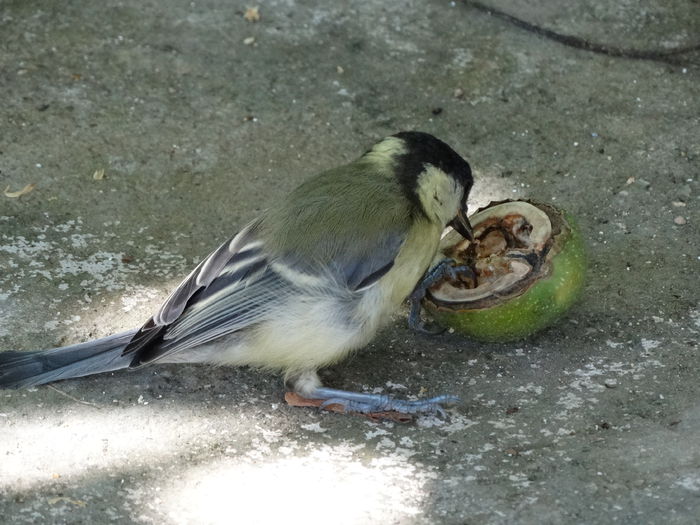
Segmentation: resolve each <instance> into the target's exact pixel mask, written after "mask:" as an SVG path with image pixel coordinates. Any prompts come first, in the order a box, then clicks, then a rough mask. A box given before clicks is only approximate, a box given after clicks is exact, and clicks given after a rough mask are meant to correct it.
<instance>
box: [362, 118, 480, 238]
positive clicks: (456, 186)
mask: <svg viewBox="0 0 700 525" xmlns="http://www.w3.org/2000/svg"><path fill="white" fill-rule="evenodd" d="M368 155H374V156H377V157H383V158H385V159H391V161H392V162H391V165H392V171H393V174H394V176H395V177H396V179H397V181H398V184H399V186H400V188H401V190H402V191H403V193H404V195H405V196H406V198H408V200H409V201H410V202H411V204H412V205H413V207H414V209H415V210H416V211H417V212H418V213H419V214H422V215H424V216H425V217H426V218H427V219H428V220H430V221H433V222H435V223H438V224H440V225H442V226H446V225H450V226H452V227H453V228H454V229H455V230H457V231H458V232H459V233H460V234H461V235H462V236H463V237H465V238H467V239H472V232H471V226H470V224H469V221H468V219H467V198H468V197H469V191H470V190H471V188H472V184H473V183H474V180H473V178H472V172H471V168H470V167H469V164H468V163H467V161H466V160H464V159H463V158H462V157H461V156H460V155H459V154H458V153H456V152H455V151H454V150H453V149H452V148H451V147H450V146H448V145H447V144H445V143H444V142H442V141H441V140H439V139H437V138H435V137H433V136H432V135H430V134H428V133H422V132H419V131H404V132H401V133H397V134H396V135H393V136H391V137H387V138H385V139H384V140H382V141H380V142H378V143H377V144H375V146H374V147H373V148H372V149H371V150H370V151H369V152H368Z"/></svg>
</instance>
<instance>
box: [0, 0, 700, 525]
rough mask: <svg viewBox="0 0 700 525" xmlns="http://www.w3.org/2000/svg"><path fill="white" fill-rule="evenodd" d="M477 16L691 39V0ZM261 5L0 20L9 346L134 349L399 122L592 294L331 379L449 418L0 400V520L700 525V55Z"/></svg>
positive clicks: (367, 355) (149, 401)
mask: <svg viewBox="0 0 700 525" xmlns="http://www.w3.org/2000/svg"><path fill="white" fill-rule="evenodd" d="M489 5H492V6H497V7H499V8H501V9H504V10H506V11H508V12H510V13H512V14H514V15H516V16H519V17H521V18H523V19H525V20H528V21H530V22H532V23H534V24H540V25H543V26H545V27H547V28H550V29H552V30H554V31H559V32H561V33H566V34H571V35H576V36H578V37H580V38H584V39H588V40H590V41H594V42H602V43H605V44H609V45H614V46H617V47H627V48H636V49H645V50H650V49H651V50H653V49H657V50H658V49H661V50H667V49H670V48H673V47H675V46H683V45H691V44H697V38H698V34H700V31H699V29H700V7H699V6H698V4H697V2H696V1H692V0H681V1H678V2H666V3H657V2H652V1H645V0H630V1H625V2H611V1H606V0H591V1H589V2H585V3H582V2H579V3H565V2H553V1H551V0H539V1H537V2H525V1H518V2H505V1H497V2H496V1H494V2H492V3H490V4H489ZM244 10H245V4H244V3H242V2H224V1H221V0H206V1H200V0H197V1H194V2H188V1H181V0H173V1H170V2H157V1H153V0H150V1H149V0H147V1H139V2H137V1H134V0H123V1H109V2H85V1H83V2H58V3H57V2H41V1H24V0H15V1H10V0H5V1H3V2H2V3H0V93H1V94H2V104H0V182H1V183H2V188H0V189H2V190H4V189H5V187H6V186H9V187H10V191H16V190H18V189H20V188H22V187H23V186H25V185H26V184H29V183H35V184H36V187H35V188H34V190H33V191H32V192H31V193H28V194H26V195H24V196H22V197H20V198H9V197H5V196H4V195H0V267H2V271H1V272H0V349H3V350H6V349H26V350H29V349H33V348H39V347H50V346H55V345H61V344H67V343H71V342H77V341H83V340H86V339H88V338H93V337H100V336H104V335H107V334H110V333H113V332H116V331H119V330H123V329H127V328H131V327H134V326H136V325H138V324H139V323H140V322H141V321H142V320H143V319H144V318H146V317H147V316H148V315H149V313H150V312H151V311H152V310H153V309H154V308H156V307H157V305H158V303H159V301H160V300H162V299H163V298H164V297H165V296H166V295H167V293H168V291H169V290H170V289H171V288H172V287H173V286H174V285H175V284H176V283H177V281H178V280H179V279H180V278H182V277H183V276H184V275H185V274H186V273H187V272H188V270H189V268H191V267H192V266H193V265H194V264H195V263H196V262H197V260H199V258H200V257H202V256H204V255H205V254H206V253H208V251H209V250H211V249H213V248H214V247H215V246H217V244H218V243H219V242H221V240H222V239H224V238H226V237H227V236H229V235H231V234H232V233H234V232H235V231H236V229H237V228H238V227H240V226H241V225H242V224H244V223H245V221H247V220H249V219H251V218H252V217H254V216H255V215H256V214H257V213H258V212H259V210H260V209H262V208H264V207H265V206H267V205H268V204H269V203H271V202H272V201H273V200H274V198H275V197H277V196H279V195H282V194H284V193H285V192H287V191H289V189H290V188H292V187H294V186H295V185H296V184H297V183H298V182H299V181H300V180H302V179H303V177H304V176H305V175H307V174H309V173H312V172H317V171H320V170H322V169H324V168H328V167H331V166H334V165H337V164H340V163H343V162H345V161H347V160H350V159H352V158H354V157H355V156H357V155H358V154H359V153H361V152H362V151H364V149H365V148H366V147H367V146H368V145H370V144H371V143H372V142H373V141H374V140H375V139H377V138H379V137H381V136H384V135H387V134H391V133H394V132H396V131H398V130H402V129H422V130H425V131H428V132H432V133H434V134H436V135H437V136H439V137H441V138H443V139H444V140H446V141H447V142H449V143H450V144H452V145H453V146H454V147H455V149H457V150H458V151H459V152H461V153H462V154H463V155H464V156H465V157H466V158H468V159H469V161H470V162H471V163H472V165H473V167H474V168H475V174H476V177H477V184H476V187H475V191H474V193H473V203H474V205H475V206H476V205H480V204H485V203H487V202H488V201H490V200H491V199H502V198H525V197H529V198H535V199H539V200H542V201H546V202H551V203H554V204H556V205H559V206H562V207H564V208H565V209H567V210H569V211H570V212H571V213H572V214H573V215H574V216H575V217H577V219H578V221H579V224H580V226H581V228H582V230H583V232H584V235H585V237H586V239H587V243H588V247H589V256H590V272H589V280H588V284H587V287H586V291H585V295H584V297H583V299H582V300H581V302H580V303H579V304H578V305H577V306H576V307H575V308H574V309H573V311H572V312H571V313H570V315H569V316H568V317H567V318H566V319H564V320H562V321H561V322H560V323H559V324H558V325H556V326H555V327H553V328H551V329H548V330H546V331H545V332H543V333H541V334H538V335H536V336H535V337H533V338H532V339H530V340H527V341H523V342H518V343H515V344H483V343H477V342H474V341H469V340H465V339H463V338H460V337H457V336H454V335H444V336H439V337H435V338H426V337H422V336H418V335H415V334H413V333H411V332H409V331H408V329H407V328H406V327H405V322H404V321H403V320H402V319H401V316H400V315H398V316H397V318H396V321H395V323H393V324H392V325H391V327H389V328H388V329H387V330H386V331H384V332H383V333H382V334H381V336H380V337H379V338H378V339H377V340H376V341H375V342H374V343H373V344H372V345H370V347H369V348H367V349H365V350H364V351H362V352H360V353H358V354H357V355H356V356H355V357H353V358H352V359H350V360H348V361H346V362H344V363H342V364H340V365H338V366H336V367H333V368H332V369H329V370H327V371H325V372H324V378H325V380H326V382H327V384H329V385H332V386H336V387H341V388H350V389H372V388H375V387H381V388H382V389H383V391H384V392H387V393H393V394H396V395H410V394H411V393H419V392H422V393H425V394H433V393H441V392H450V393H455V394H458V395H460V396H461V398H462V400H463V402H462V403H461V404H460V405H459V406H457V407H455V408H454V409H451V410H450V412H449V418H448V420H446V421H444V420H440V419H437V418H433V417H423V418H420V419H419V420H418V421H417V422H416V423H415V424H411V425H395V424H389V423H381V424H375V423H371V422H369V421H366V420H365V419H363V418H360V417H350V416H339V415H334V414H327V413H319V412H316V411H315V410H311V409H299V408H291V407H287V406H286V405H285V404H284V402H283V400H282V394H283V388H282V385H281V383H280V381H279V379H278V378H275V377H272V376H267V375H264V374H261V373H258V372H254V371H249V370H240V369H233V370H231V369H210V368H206V367H196V366H179V367H177V366H167V367H166V366H161V367H153V368H148V369H143V370H140V371H137V372H123V373H114V374H108V375H103V376H95V377H89V378H85V379H79V380H73V381H66V382H62V383H58V384H56V385H53V386H45V387H40V388H36V389H30V390H25V391H3V392H0V516H2V521H4V522H6V523H105V522H110V521H113V522H117V523H131V522H134V523H136V522H138V523H215V522H219V523H282V522H284V523H305V524H309V523H340V524H344V523H348V524H355V523H361V524H365V523H378V524H379V523H381V524H385V523H402V524H403V523H406V524H422V523H449V524H453V523H454V524H458V523H460V524H461V523H473V524H476V523H479V524H482V523H490V524H496V523H529V524H540V523H634V524H637V523H673V524H675V523H696V522H697V520H698V516H700V402H699V399H698V394H699V387H698V385H699V383H700V382H699V377H698V374H699V373H700V372H699V371H698V355H697V354H698V348H697V341H698V332H699V331H700V309H699V307H698V296H699V295H700V294H699V293H698V292H699V291H700V285H699V284H698V277H697V274H698V270H699V266H700V260H699V257H700V251H699V250H698V246H699V245H700V243H699V242H698V233H697V231H698V230H697V224H698V221H699V220H700V214H699V213H698V177H699V175H700V174H699V173H698V171H699V170H698V166H699V159H700V140H698V139H699V137H700V122H699V117H700V82H698V73H699V68H698V63H699V62H700V59H699V57H698V53H697V52H695V53H688V54H685V55H682V56H678V57H676V59H677V60H676V63H673V64H670V63H667V62H663V61H654V60H630V59H626V58H615V57H610V56H606V55H602V54H599V53H591V52H587V51H583V50H579V49H574V48H572V47H567V46H564V45H562V44H560V43H557V42H554V41H552V40H551V39H547V38H544V37H542V36H538V35H536V34H533V33H532V32H529V31H525V30H523V29H521V28H517V27H515V26H514V25H512V24H510V23H508V22H506V21H504V20H502V19H499V18H498V17H495V16H488V15H487V14H485V13H484V12H483V11H480V10H477V9H474V8H472V7H469V6H468V5H464V4H462V3H451V2H447V1H431V2H427V3H426V2H419V1H408V2H398V1H392V2H383V1H380V0H373V1H368V2H356V3H353V4H348V3H341V2H335V3H330V2H320V1H312V0H305V1H294V0H279V1H269V2H264V3H261V5H260V13H261V20H260V21H259V22H257V23H253V22H248V21H246V20H245V19H244V18H243V12H244ZM247 38H254V41H253V42H252V43H248V44H246V43H245V42H246V40H245V39H247ZM694 39H695V40H694ZM248 42H250V41H248ZM458 89H459V90H461V91H462V92H463V96H461V97H456V96H455V91H456V90H458ZM437 108H441V110H442V111H441V112H439V114H434V113H438V111H437ZM434 110H435V111H434ZM99 170H104V178H103V179H102V180H95V178H94V177H93V174H94V173H95V172H96V171H99ZM678 223H683V224H678ZM516 408H517V410H515V409H516Z"/></svg>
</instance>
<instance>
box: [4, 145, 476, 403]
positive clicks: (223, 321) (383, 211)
mask: <svg viewBox="0 0 700 525" xmlns="http://www.w3.org/2000/svg"><path fill="white" fill-rule="evenodd" d="M472 183H473V179H472V174H471V169H470V167H469V164H468V163H467V162H466V161H465V160H464V159H463V158H462V157H461V156H460V155H458V154H457V153H456V152H455V151H454V150H453V149H452V148H451V147H450V146H448V145H447V144H445V143H444V142H442V141H441V140H439V139H437V138H435V137H433V136H432V135H429V134H427V133H421V132H416V131H409V132H402V133H397V134H396V135H393V136H390V137H387V138H385V139H383V140H381V141H380V142H378V143H376V144H375V145H374V146H373V147H372V148H371V149H370V150H369V151H367V152H366V153H365V154H363V155H362V156H361V157H360V158H358V159H357V160H355V161H353V162H351V163H350V164H347V165H345V166H341V167H337V168H333V169H330V170H328V171H325V172H322V173H320V174H318V175H316V176H313V177H311V178H309V179H307V180H306V181H305V182H303V183H302V184H301V185H300V186H299V187H297V188H296V189H295V190H293V191H292V192H291V193H289V194H288V195H286V196H285V197H284V198H283V199H282V200H281V201H280V202H278V203H277V204H275V205H273V206H271V207H270V208H269V210H267V211H266V212H264V213H263V215H262V216H261V217H260V218H258V219H256V220H254V221H252V222H251V223H249V224H248V225H247V226H245V227H244V228H243V229H242V230H241V231H240V232H239V233H238V234H237V235H235V236H234V237H233V238H231V239H229V240H227V241H226V242H224V243H223V244H222V245H221V246H219V247H218V248H217V249H216V250H214V252H212V253H211V254H210V255H209V256H208V257H207V258H206V259H204V260H203V261H202V262H201V263H200V264H199V265H198V266H197V267H196V268H195V269H194V270H193V271H192V273H190V274H189V275H188V276H187V278H185V280H184V281H182V283H181V284H180V285H179V286H178V287H177V288H176V289H175V290H174V291H173V292H172V293H171V294H170V296H169V297H168V298H167V299H166V300H165V302H164V303H163V304H162V306H161V307H160V308H159V309H158V311H157V312H156V313H155V314H154V315H153V316H152V317H151V318H150V319H148V321H147V322H146V323H145V324H144V325H143V326H142V327H141V328H140V329H138V330H131V331H128V332H124V333H121V334H117V335H113V336H110V337H106V338H103V339H99V340H95V341H89V342H86V343H81V344H77V345H72V346H66V347H62V348H56V349H51V350H39V351H32V352H14V351H11V352H2V353H0V387H27V386H31V385H39V384H43V383H48V382H51V381H56V380H59V379H66V378H72V377H80V376H85V375H89V374H96V373H100V372H107V371H113V370H118V369H122V368H138V367H141V366H144V365H147V364H150V363H154V362H160V363H211V364H215V365H236V366H239V365H249V366H252V367H256V368H261V369H267V370H274V371H279V372H282V373H283V374H284V378H285V381H286V383H287V385H288V386H289V387H290V388H292V389H293V390H294V391H295V392H297V393H298V394H299V395H301V396H303V397H306V398H312V399H322V400H325V402H324V404H329V403H339V404H341V405H342V406H344V407H345V408H346V409H348V410H356V411H361V412H372V411H378V410H398V411H402V412H421V411H434V410H441V407H440V404H441V403H444V402H448V401H451V400H452V398H450V397H447V396H441V397H438V398H434V399H430V400H424V401H401V400H396V399H392V398H388V397H387V396H377V395H373V394H359V393H353V392H346V391H342V390H334V389H330V388H324V387H322V386H321V381H320V379H319V377H318V374H317V371H318V370H319V369H320V368H322V367H325V366H328V365H331V364H333V363H336V362H338V361H339V360H341V359H342V358H344V357H345V356H347V355H348V353H350V352H351V351H353V350H356V349H358V348H361V347H363V346H365V345H366V344H367V343H368V342H369V341H370V340H371V339H372V338H373V337H374V336H375V334H376V333H377V331H378V330H379V329H380V328H381V327H382V326H383V325H384V324H385V323H386V322H387V320H388V319H389V317H390V314H392V313H393V312H395V311H396V310H397V309H398V308H399V307H400V305H401V303H402V302H403V301H404V300H405V299H406V298H407V297H408V296H409V294H411V292H412V291H413V290H414V289H415V288H416V285H417V284H418V283H419V282H420V280H421V278H422V277H423V276H424V275H425V274H426V271H427V270H428V268H429V266H430V264H431V262H432V261H433V259H434V257H435V255H436V252H437V249H438V244H439V241H440V237H441V234H442V232H443V230H444V229H445V228H446V227H447V226H448V225H451V226H452V227H454V228H455V229H456V230H457V231H458V232H459V233H461V234H462V235H464V236H465V237H470V235H471V228H470V226H469V222H468V220H467V218H466V217H467V197H468V196H469V191H470V190H471V187H472Z"/></svg>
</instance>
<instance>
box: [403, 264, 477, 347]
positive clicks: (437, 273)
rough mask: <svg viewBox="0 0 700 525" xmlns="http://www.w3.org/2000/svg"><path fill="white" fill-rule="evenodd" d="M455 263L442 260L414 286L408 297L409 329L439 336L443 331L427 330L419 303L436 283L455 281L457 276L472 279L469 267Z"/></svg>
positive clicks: (472, 274)
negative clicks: (444, 280) (448, 280)
mask: <svg viewBox="0 0 700 525" xmlns="http://www.w3.org/2000/svg"><path fill="white" fill-rule="evenodd" d="M454 264H455V261H454V260H452V259H443V260H442V261H440V262H439V263H438V264H437V265H435V266H434V267H433V268H431V269H430V270H428V271H427V272H426V273H425V275H424V276H423V278H422V279H421V280H420V282H419V283H418V284H417V285H416V287H415V289H414V290H413V292H412V293H411V295H410V296H409V297H408V301H409V304H410V306H411V310H410V312H409V314H408V326H409V328H411V329H413V330H416V331H417V332H421V333H423V334H428V335H437V334H441V333H442V332H444V331H445V330H444V329H443V328H439V329H437V330H436V329H434V328H432V329H431V328H427V327H426V326H425V323H424V322H423V320H422V319H421V316H420V314H421V309H422V306H421V303H422V301H423V298H425V295H426V294H427V293H428V289H429V288H430V287H431V286H433V285H434V284H436V283H438V282H439V281H441V280H443V279H446V278H447V279H450V280H453V281H454V280H456V279H457V276H458V275H465V274H466V275H469V276H470V277H471V278H472V279H473V278H474V271H473V270H472V269H471V268H470V267H469V266H454Z"/></svg>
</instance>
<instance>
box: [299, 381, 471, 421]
mask: <svg viewBox="0 0 700 525" xmlns="http://www.w3.org/2000/svg"><path fill="white" fill-rule="evenodd" d="M309 399H310V400H313V401H318V403H312V404H313V405H316V406H318V407H319V408H325V409H328V408H330V407H341V408H342V412H357V413H360V414H367V415H369V416H376V417H379V418H381V417H388V418H390V419H395V420H403V419H401V418H396V417H395V416H392V415H391V414H392V413H398V414H401V415H408V416H415V415H417V414H439V415H441V416H445V415H446V413H445V409H444V407H443V405H450V404H454V403H457V402H458V401H459V398H458V397H456V396H450V395H442V396H436V397H433V398H430V399H421V400H418V401H408V400H405V399H395V398H393V397H391V396H387V395H383V394H363V393H360V392H350V391H347V390H336V389H334V388H325V387H320V388H317V389H316V390H314V391H313V392H311V394H310V395H309ZM336 410H337V409H336ZM387 414H388V415H387ZM383 415H384V416H383ZM409 419H411V418H409Z"/></svg>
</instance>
